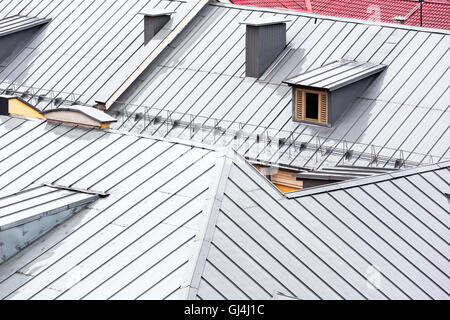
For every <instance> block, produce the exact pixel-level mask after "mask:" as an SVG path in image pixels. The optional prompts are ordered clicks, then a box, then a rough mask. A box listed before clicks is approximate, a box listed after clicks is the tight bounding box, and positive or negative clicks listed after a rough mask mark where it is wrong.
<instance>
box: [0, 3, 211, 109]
mask: <svg viewBox="0 0 450 320" xmlns="http://www.w3.org/2000/svg"><path fill="white" fill-rule="evenodd" d="M206 2H207V1H206V0H187V1H184V0H183V1H177V0H173V1H172V0H171V1H168V0H118V1H110V0H100V1H95V2H92V1H90V0H80V1H70V2H65V1H59V0H50V1H40V2H36V1H35V0H2V2H1V4H2V5H1V9H0V19H5V18H8V17H12V16H14V15H15V14H17V13H18V12H20V13H21V14H23V15H26V16H35V17H39V18H41V19H50V18H51V19H52V20H51V22H50V23H49V24H48V25H47V27H46V28H45V30H42V31H39V32H38V33H37V34H36V36H35V37H34V38H33V39H32V40H31V42H30V43H29V44H28V45H27V46H26V47H25V48H23V50H21V51H20V52H18V53H14V56H13V57H10V59H8V61H9V63H8V65H7V66H6V68H4V70H2V71H1V72H0V92H2V91H3V92H5V91H6V92H10V94H18V95H22V94H23V98H24V99H27V101H29V102H30V103H31V104H33V105H35V106H36V107H37V108H39V109H40V110H46V109H49V108H54V107H55V106H59V105H60V104H66V105H71V104H73V103H75V104H82V105H86V104H87V105H94V104H95V103H96V101H101V102H105V101H107V100H108V99H109V98H110V97H111V96H113V95H114V93H116V92H117V91H120V90H119V89H120V88H121V86H122V85H123V84H124V82H125V81H127V80H128V79H134V76H133V75H134V73H135V72H136V70H138V69H139V68H142V67H143V65H145V62H146V59H147V60H149V61H152V59H153V57H152V54H154V53H155V52H159V51H160V50H162V49H163V48H164V47H165V46H167V45H168V44H169V43H171V41H172V40H173V38H174V37H175V36H176V34H177V33H178V32H179V30H181V29H182V28H184V26H185V25H186V24H187V23H188V21H190V20H191V19H192V17H193V16H195V13H196V12H197V11H198V10H199V9H200V8H201V7H202V6H203V5H205V4H206ZM153 8H156V9H164V10H171V11H176V13H174V14H173V15H172V18H171V21H170V22H168V23H167V24H166V25H165V26H164V28H163V29H162V30H160V32H158V34H157V35H156V36H155V37H154V38H153V39H152V40H151V41H150V42H149V43H148V44H147V45H144V24H143V16H142V15H140V14H139V12H141V11H145V10H146V9H153Z"/></svg>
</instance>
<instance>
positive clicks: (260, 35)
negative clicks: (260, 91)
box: [241, 17, 289, 78]
mask: <svg viewBox="0 0 450 320" xmlns="http://www.w3.org/2000/svg"><path fill="white" fill-rule="evenodd" d="M287 22H289V20H286V19H281V18H278V17H264V18H257V19H252V20H246V21H243V22H241V23H242V24H245V25H246V28H247V29H246V39H245V47H246V53H245V73H246V76H247V77H255V78H259V77H260V76H261V75H262V74H263V73H264V72H265V71H266V69H267V68H268V67H269V66H270V65H271V64H272V63H273V62H274V61H275V59H276V58H277V57H278V56H279V54H280V53H281V52H282V51H283V50H284V48H285V47H286V23H287Z"/></svg>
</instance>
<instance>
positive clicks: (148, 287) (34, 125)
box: [0, 116, 218, 299]
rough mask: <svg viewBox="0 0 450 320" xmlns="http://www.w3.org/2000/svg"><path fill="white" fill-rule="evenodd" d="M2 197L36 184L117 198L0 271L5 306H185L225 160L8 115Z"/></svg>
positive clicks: (2, 142) (0, 134)
mask: <svg viewBox="0 0 450 320" xmlns="http://www.w3.org/2000/svg"><path fill="white" fill-rule="evenodd" d="M0 150H1V152H0V164H1V165H0V176H1V178H0V196H2V195H8V194H10V193H12V192H16V191H17V190H22V189H24V188H27V187H29V186H31V185H32V184H35V183H52V184H55V185H59V186H66V187H70V188H72V189H82V190H90V191H95V192H103V193H105V192H106V193H108V194H109V196H108V197H105V198H100V199H99V200H97V201H96V202H95V203H93V204H91V205H89V206H88V207H87V208H86V209H84V210H83V211H81V212H79V213H77V214H76V215H74V216H73V217H72V218H71V219H69V220H68V221H66V222H65V223H64V224H62V225H60V226H58V227H56V228H55V229H54V230H53V231H51V232H50V233H48V234H46V235H44V236H43V237H42V238H41V239H40V240H39V241H37V242H34V243H32V244H31V245H30V246H28V247H27V248H26V249H24V250H23V251H21V252H20V253H19V254H17V255H15V256H14V257H13V258H11V259H10V260H8V261H6V262H5V263H3V264H1V265H0V299H2V298H8V299H26V298H31V297H34V298H45V299H52V298H57V297H59V298H74V299H81V298H83V297H84V298H92V299H94V298H102V299H103V298H104V299H106V298H112V299H114V298H126V299H134V298H141V299H151V298H153V299H163V298H165V297H167V298H177V297H179V295H180V292H181V290H179V289H180V287H181V286H182V285H184V280H185V273H186V272H187V267H188V261H190V259H191V256H192V255H193V252H192V248H193V246H194V244H195V242H194V239H195V236H196V234H197V232H198V230H199V229H201V227H200V226H201V224H202V221H203V220H202V219H203V216H204V215H203V214H202V213H203V212H204V211H205V210H206V209H205V207H206V202H207V201H206V199H207V198H208V197H209V192H208V189H209V186H210V184H211V183H210V181H211V180H212V172H213V168H214V165H215V162H216V161H217V157H218V153H217V152H216V151H214V150H213V149H211V148H207V147H206V146H202V147H194V146H192V145H191V144H190V143H186V142H170V141H160V140H157V139H150V138H147V137H139V136H136V135H131V134H122V133H120V132H113V131H105V130H94V129H83V128H80V127H72V126H64V125H56V124H51V123H47V122H45V121H40V120H39V121H32V120H24V119H20V118H10V117H3V116H2V117H0Z"/></svg>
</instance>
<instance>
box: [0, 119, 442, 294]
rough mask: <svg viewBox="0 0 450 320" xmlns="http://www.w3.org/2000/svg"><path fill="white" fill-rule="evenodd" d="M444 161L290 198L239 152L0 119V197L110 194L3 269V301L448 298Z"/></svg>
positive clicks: (0, 270) (0, 281) (0, 289)
mask: <svg viewBox="0 0 450 320" xmlns="http://www.w3.org/2000/svg"><path fill="white" fill-rule="evenodd" d="M449 166H450V164H449V163H442V164H440V165H433V166H430V167H424V168H421V169H420V170H419V169H416V170H414V171H399V172H396V173H390V174H389V175H388V176H386V175H385V176H382V177H383V178H381V179H380V178H378V180H377V179H376V177H371V178H365V179H361V180H357V183H356V180H355V182H348V183H345V184H342V186H341V187H340V188H336V186H334V188H335V189H327V188H328V187H324V188H322V189H315V192H314V193H313V192H310V193H309V194H307V193H299V194H296V195H294V194H293V195H292V196H290V197H291V198H295V199H289V198H287V197H285V196H284V195H283V194H281V193H280V192H279V191H278V190H277V189H276V188H275V187H274V186H273V185H271V184H270V182H269V181H268V180H267V179H266V178H264V177H263V176H262V175H260V174H259V172H258V171H257V170H256V169H255V168H253V167H252V166H251V165H250V164H249V163H248V162H246V161H245V160H244V159H243V158H242V157H241V156H239V155H238V154H237V153H236V152H234V151H231V150H230V151H221V150H219V149H215V148H211V147H208V146H207V145H202V144H194V143H193V142H192V141H182V140H177V139H157V138H150V137H146V136H142V135H133V134H124V133H122V132H118V131H114V130H94V129H86V128H80V127H70V126H64V125H56V124H51V123H47V122H45V121H41V120H36V121H32V120H24V119H21V118H12V117H4V116H0V196H1V195H4V194H10V193H11V192H14V191H13V190H21V189H24V188H27V187H28V186H30V185H32V184H34V183H44V182H46V183H55V184H57V185H64V186H67V187H70V188H75V189H83V190H91V191H97V192H107V193H108V194H109V196H108V197H106V198H100V199H98V200H97V201H96V202H95V203H94V204H92V205H89V206H88V208H86V209H85V210H83V211H81V212H80V213H78V214H76V215H75V216H73V217H72V218H71V219H69V220H68V221H66V223H64V224H63V225H60V226H59V227H57V228H55V229H54V230H53V231H51V232H50V233H48V234H46V235H45V236H43V237H42V238H41V239H40V241H38V242H34V243H33V244H31V245H30V246H28V247H27V248H26V249H24V250H23V251H21V252H20V253H19V254H17V255H16V256H14V257H13V258H11V259H10V260H8V261H6V262H5V263H3V264H1V265H0V298H2V299H31V298H33V299H164V298H167V299H174V298H179V299H183V298H193V299H194V298H197V299H200V298H201V299H214V298H218V299H224V298H228V299H231V298H237V299H240V298H242V299H249V298H252V299H271V298H273V297H274V296H275V297H277V296H279V295H280V294H281V295H283V296H287V297H294V298H299V299H305V298H311V299H318V298H332V299H341V298H345V299H387V298H389V299H394V298H399V299H408V298H416V299H419V298H424V299H429V298H435V299H436V298H441V299H447V298H448V296H449V293H450V277H449V271H448V270H450V262H449V260H448V258H447V257H448V256H449V255H450V243H449V242H448V239H449V236H450V234H449V228H448V227H449V225H450V220H449V219H450V218H449V215H448V213H449V212H450V208H449V206H450V204H449V202H448V199H447V197H446V196H445V193H449V192H450V190H449V188H450V186H449V184H448V181H450V179H449V177H450V168H449ZM352 183H353V184H352ZM305 192H306V191H305ZM299 197H301V198H299Z"/></svg>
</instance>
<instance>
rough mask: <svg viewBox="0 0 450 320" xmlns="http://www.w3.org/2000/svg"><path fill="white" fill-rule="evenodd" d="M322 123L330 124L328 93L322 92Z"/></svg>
mask: <svg viewBox="0 0 450 320" xmlns="http://www.w3.org/2000/svg"><path fill="white" fill-rule="evenodd" d="M319 121H320V123H323V124H328V94H327V93H321V94H320V120H319Z"/></svg>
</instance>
